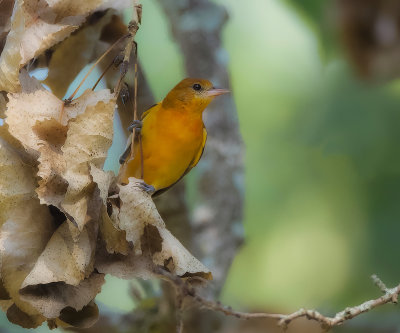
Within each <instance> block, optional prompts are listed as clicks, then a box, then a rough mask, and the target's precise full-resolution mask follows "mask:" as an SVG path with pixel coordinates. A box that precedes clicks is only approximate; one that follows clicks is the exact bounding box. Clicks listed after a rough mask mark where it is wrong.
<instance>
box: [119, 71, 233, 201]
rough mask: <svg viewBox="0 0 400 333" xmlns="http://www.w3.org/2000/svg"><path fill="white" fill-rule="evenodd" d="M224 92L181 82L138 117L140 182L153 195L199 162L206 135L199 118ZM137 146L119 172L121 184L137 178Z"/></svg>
mask: <svg viewBox="0 0 400 333" xmlns="http://www.w3.org/2000/svg"><path fill="white" fill-rule="evenodd" d="M226 92H228V90H225V89H215V88H214V87H213V85H212V84H211V82H210V81H207V80H203V79H184V80H182V81H181V82H180V83H178V84H177V85H176V86H175V87H174V88H173V89H172V90H171V91H170V92H169V93H168V95H167V96H166V97H165V98H164V100H163V101H162V102H160V103H158V104H156V105H155V106H153V107H152V108H150V109H149V110H148V111H146V112H145V113H144V114H143V116H142V122H143V123H142V129H141V136H142V149H143V152H142V154H143V180H144V181H145V183H146V184H148V185H152V186H153V187H154V188H155V190H156V194H157V193H160V192H163V191H164V190H166V189H168V188H169V187H171V186H172V185H173V184H175V183H176V182H177V181H178V180H180V179H181V178H182V177H183V176H184V175H185V174H186V173H188V172H189V171H190V170H191V169H192V168H193V167H194V166H195V165H196V164H197V162H198V161H199V159H200V157H201V154H202V152H203V149H204V145H205V141H206V138H207V132H206V130H205V127H204V124H203V119H202V114H203V111H204V110H205V108H206V107H207V106H208V104H209V103H210V102H211V101H212V100H213V99H214V97H215V96H218V95H221V94H224V93H226ZM140 176H141V154H140V145H139V144H138V142H135V144H134V148H133V158H131V159H128V160H126V161H125V162H124V163H123V165H122V166H121V169H120V172H119V181H120V183H122V184H127V183H128V182H129V177H135V178H140Z"/></svg>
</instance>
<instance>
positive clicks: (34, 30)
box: [0, 0, 84, 92]
mask: <svg viewBox="0 0 400 333" xmlns="http://www.w3.org/2000/svg"><path fill="white" fill-rule="evenodd" d="M83 21H84V16H75V17H73V16H72V17H71V16H70V17H68V16H64V17H61V19H59V18H57V15H56V14H55V13H54V12H53V10H52V9H51V7H48V6H47V5H46V4H45V3H44V1H38V0H16V1H15V4H14V10H13V15H12V18H11V30H10V32H9V33H8V35H7V40H6V43H5V45H4V49H3V52H2V53H1V56H0V90H5V91H9V92H16V91H18V90H19V89H20V86H19V82H18V73H19V69H20V68H21V67H22V66H23V65H25V64H27V63H28V61H29V60H31V59H33V58H34V57H36V56H38V55H39V54H40V53H42V52H43V51H45V50H47V49H48V48H50V47H51V46H53V45H54V44H56V43H58V42H60V41H61V40H63V39H64V38H66V37H67V36H68V35H69V34H71V32H72V31H74V30H75V29H77V28H78V27H79V25H81V24H82V23H83Z"/></svg>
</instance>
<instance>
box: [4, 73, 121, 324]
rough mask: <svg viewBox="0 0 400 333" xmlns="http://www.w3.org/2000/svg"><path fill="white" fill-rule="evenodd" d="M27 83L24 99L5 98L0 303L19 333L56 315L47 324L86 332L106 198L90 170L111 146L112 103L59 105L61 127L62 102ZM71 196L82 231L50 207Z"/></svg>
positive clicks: (106, 95) (102, 94)
mask: <svg viewBox="0 0 400 333" xmlns="http://www.w3.org/2000/svg"><path fill="white" fill-rule="evenodd" d="M27 81H29V79H27ZM21 82H23V80H21ZM28 83H29V82H28ZM33 83H34V84H36V83H35V82H30V85H29V84H28V88H29V89H31V90H32V91H31V92H30V93H26V92H22V93H18V94H10V95H9V99H10V101H9V103H8V105H7V112H6V115H7V118H6V126H8V128H5V126H1V127H0V129H1V131H0V135H2V137H3V139H1V141H0V148H1V149H0V175H1V182H0V199H1V201H0V217H1V220H0V221H1V222H2V223H3V222H4V224H3V226H2V227H1V230H0V250H1V259H2V267H1V282H2V286H3V287H4V289H5V291H6V292H7V293H6V297H3V298H4V301H2V304H1V305H2V306H3V308H4V309H6V310H7V314H8V318H9V320H10V321H12V322H14V323H17V324H19V325H21V326H23V327H36V326H38V325H40V324H41V323H42V322H43V321H44V320H46V319H49V318H57V317H59V318H58V319H57V320H55V321H54V322H52V323H53V324H54V323H56V324H57V325H64V326H65V325H78V326H81V327H85V326H87V325H89V324H90V323H93V322H94V321H95V320H96V318H97V315H98V311H97V307H96V306H95V305H93V304H92V303H91V302H92V300H93V299H94V297H95V296H96V294H97V293H98V292H99V291H100V289H101V286H102V284H103V283H104V276H103V275H102V274H98V273H94V272H93V268H94V255H95V249H96V241H97V232H98V220H99V214H100V211H101V205H102V204H103V202H105V199H106V196H107V195H108V191H107V190H106V189H105V188H104V187H103V188H101V190H100V189H99V188H98V187H97V185H96V184H95V183H93V181H92V175H91V174H90V172H91V170H92V172H94V173H96V171H93V170H95V169H96V168H97V169H98V170H100V169H99V168H102V166H103V163H104V160H105V157H106V153H107V150H108V148H109V147H110V145H111V141H112V135H113V113H114V105H115V99H114V96H113V95H112V94H111V93H110V92H109V91H108V90H107V91H99V92H96V93H94V92H91V91H87V92H85V93H84V94H83V95H82V96H81V97H80V98H78V99H77V100H75V101H73V103H71V104H70V105H68V106H66V107H65V117H64V118H63V123H60V122H59V121H58V120H57V119H59V115H60V112H59V111H60V108H59V106H60V105H62V102H61V101H60V100H58V99H57V98H56V97H55V96H54V95H52V94H50V93H48V92H46V91H43V90H41V89H39V88H38V89H37V90H35V89H34V88H32V84H33ZM28 88H27V89H28ZM44 94H45V95H44ZM44 96H46V97H44ZM3 134H7V135H3ZM10 138H14V139H13V140H8V139H10ZM16 139H18V140H16ZM7 140H8V141H10V142H11V143H8V142H7ZM14 141H17V145H15V147H14V146H13V144H12V143H13V142H14ZM26 152H28V154H29V156H30V157H32V158H38V160H37V161H38V162H39V164H38V169H36V167H33V166H30V165H28V164H26V163H24V162H23V161H22V159H21V156H25V155H26ZM34 164H35V165H36V164H37V162H36V163H34ZM68 168H70V169H69V170H68ZM97 169H96V170H97ZM37 170H38V175H39V176H40V177H41V179H40V181H39V183H40V187H39V190H38V189H37V183H36V177H35V176H36V172H37ZM96 175H97V174H96ZM105 175H106V178H107V179H111V178H110V176H107V174H106V173H105ZM101 176H102V175H101ZM95 177H96V176H95ZM56 178H57V179H61V180H62V182H61V183H57V182H55V181H54V180H55V179H56ZM82 178H84V180H85V181H84V182H82ZM105 183H106V185H105V186H108V185H107V184H108V183H107V182H106V181H105ZM70 187H71V190H70ZM40 189H41V190H42V191H40ZM35 190H38V193H39V195H40V194H43V193H46V194H47V195H46V196H44V197H42V198H41V200H42V201H43V203H45V204H47V205H49V206H46V205H41V204H40V202H39V199H38V197H37V194H36V193H35ZM101 191H102V193H103V194H102V196H103V199H102V198H101V196H100V192H101ZM67 194H69V197H67ZM74 195H76V196H77V197H79V198H81V197H82V196H83V197H85V198H86V201H85V202H86V206H85V210H77V211H73V212H72V215H75V217H76V218H77V220H84V221H85V223H86V224H85V225H84V226H83V227H82V228H81V229H78V228H76V226H75V225H74V224H73V223H71V222H70V221H68V220H66V217H65V215H67V216H69V214H68V213H67V212H66V214H63V213H62V212H60V210H59V209H57V208H56V207H57V205H59V206H61V202H62V203H64V201H66V200H65V199H66V198H67V199H68V200H72V201H77V200H75V199H74ZM72 201H71V202H72ZM22 205H23V206H24V209H23V210H21V209H20V206H22ZM76 214H82V216H81V215H76ZM60 224H61V225H60ZM57 225H60V226H59V227H58V228H57V229H56V230H55V227H56V226H57ZM43 229H44V230H43ZM24 239H25V241H23V240H24ZM21 243H23V244H21ZM24 251H25V252H24ZM21 265H23V267H24V269H20V267H21ZM7 297H8V298H7ZM9 299H11V302H10V300H9ZM52 320H53V319H52Z"/></svg>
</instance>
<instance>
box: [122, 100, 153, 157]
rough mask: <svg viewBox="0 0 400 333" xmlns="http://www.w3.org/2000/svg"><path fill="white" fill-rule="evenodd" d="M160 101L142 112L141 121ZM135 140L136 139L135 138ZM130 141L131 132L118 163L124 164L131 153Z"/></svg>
mask: <svg viewBox="0 0 400 333" xmlns="http://www.w3.org/2000/svg"><path fill="white" fill-rule="evenodd" d="M159 104H160V103H157V104H153V105H152V106H150V107H149V108H148V109H147V110H146V111H144V112H143V113H142V116H141V117H140V119H141V120H142V121H143V120H144V118H146V116H148V115H149V113H150V112H151V111H152V110H154V109H155V107H156V106H158V105H159ZM135 141H136V140H135ZM131 143H132V133H131V135H129V137H128V140H127V141H126V146H125V151H124V152H123V153H122V155H121V156H120V158H119V164H124V162H125V161H126V159H127V158H128V156H129V154H130V153H131Z"/></svg>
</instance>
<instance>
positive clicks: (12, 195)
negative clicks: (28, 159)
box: [0, 126, 35, 225]
mask: <svg viewBox="0 0 400 333" xmlns="http://www.w3.org/2000/svg"><path fill="white" fill-rule="evenodd" d="M2 127H3V126H1V127H0V129H1V128H2ZM0 134H1V133H0ZM34 188H35V178H34V168H33V167H31V166H29V165H27V164H25V163H24V162H23V161H22V159H21V157H20V155H19V154H18V152H17V151H15V150H14V149H13V147H11V146H10V145H9V144H8V143H7V142H6V141H5V140H4V139H2V137H0V225H2V224H3V223H4V222H5V221H6V220H7V218H8V217H9V214H10V212H11V211H13V210H14V208H16V207H19V206H21V205H22V203H23V202H25V201H29V200H31V199H32V198H33V197H34Z"/></svg>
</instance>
